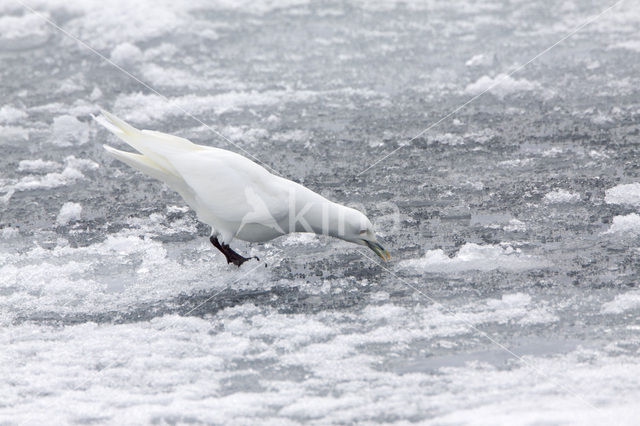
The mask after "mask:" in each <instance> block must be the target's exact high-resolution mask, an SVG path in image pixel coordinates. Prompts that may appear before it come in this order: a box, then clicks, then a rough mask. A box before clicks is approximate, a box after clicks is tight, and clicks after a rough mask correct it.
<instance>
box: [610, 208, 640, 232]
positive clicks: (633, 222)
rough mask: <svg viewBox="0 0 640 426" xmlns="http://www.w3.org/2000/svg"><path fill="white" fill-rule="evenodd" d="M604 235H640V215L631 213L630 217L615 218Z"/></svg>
mask: <svg viewBox="0 0 640 426" xmlns="http://www.w3.org/2000/svg"><path fill="white" fill-rule="evenodd" d="M604 234H618V235H627V236H636V235H638V234H640V215H638V214H637V213H630V214H628V215H620V216H614V217H613V220H612V222H611V226H610V227H609V229H608V230H607V231H605V232H604Z"/></svg>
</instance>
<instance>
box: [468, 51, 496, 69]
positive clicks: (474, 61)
mask: <svg viewBox="0 0 640 426" xmlns="http://www.w3.org/2000/svg"><path fill="white" fill-rule="evenodd" d="M493 58H494V57H493V55H486V54H484V53H480V54H478V55H474V56H472V57H471V58H470V59H469V60H468V61H467V62H465V63H464V64H465V65H466V66H468V67H478V66H491V65H493Z"/></svg>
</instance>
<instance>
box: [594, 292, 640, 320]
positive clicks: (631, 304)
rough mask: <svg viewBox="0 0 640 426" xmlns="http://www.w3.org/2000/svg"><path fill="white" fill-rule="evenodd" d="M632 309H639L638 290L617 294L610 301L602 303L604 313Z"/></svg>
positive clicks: (639, 298)
mask: <svg viewBox="0 0 640 426" xmlns="http://www.w3.org/2000/svg"><path fill="white" fill-rule="evenodd" d="M633 309H640V292H638V291H630V292H628V293H624V294H619V295H617V296H616V297H615V298H614V299H613V300H612V301H610V302H607V303H605V304H604V305H602V313H605V314H621V313H623V312H626V311H629V310H633Z"/></svg>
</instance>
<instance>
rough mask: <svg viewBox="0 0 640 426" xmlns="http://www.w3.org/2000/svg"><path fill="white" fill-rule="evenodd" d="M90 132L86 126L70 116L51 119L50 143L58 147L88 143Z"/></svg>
mask: <svg viewBox="0 0 640 426" xmlns="http://www.w3.org/2000/svg"><path fill="white" fill-rule="evenodd" d="M91 134H92V131H91V128H90V127H89V125H88V124H86V123H83V122H81V121H80V120H78V119H77V118H76V117H74V116H72V115H61V116H58V117H56V118H54V119H53V126H52V135H51V139H50V140H51V143H53V144H54V145H57V146H60V147H68V146H73V145H82V144H85V143H87V142H88V141H89V138H90V137H91Z"/></svg>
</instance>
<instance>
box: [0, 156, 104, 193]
mask: <svg viewBox="0 0 640 426" xmlns="http://www.w3.org/2000/svg"><path fill="white" fill-rule="evenodd" d="M61 167H62V165H61V164H58V163H55V162H52V161H43V160H40V159H38V160H22V161H20V163H19V165H18V170H19V171H22V172H35V173H38V172H46V171H49V170H56V169H58V168H61ZM97 168H98V164H97V163H96V162H95V161H92V160H89V159H85V158H76V157H75V156H73V155H70V156H68V157H66V158H65V159H64V169H63V170H62V171H61V172H50V173H46V174H44V175H41V174H30V175H27V176H24V177H22V178H20V179H19V180H18V181H16V182H13V183H10V184H8V185H5V186H4V187H2V186H0V191H2V190H4V191H7V190H14V191H28V190H34V189H53V188H58V187H60V186H66V185H71V184H74V183H76V182H77V181H78V180H81V179H84V178H85V175H84V174H83V173H82V172H83V171H84V172H86V171H90V170H95V169H97Z"/></svg>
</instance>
